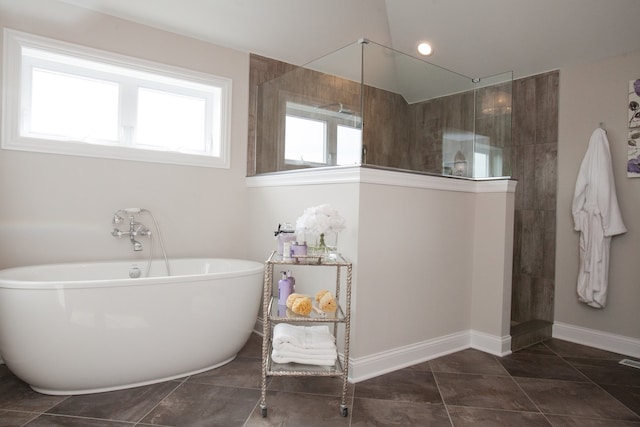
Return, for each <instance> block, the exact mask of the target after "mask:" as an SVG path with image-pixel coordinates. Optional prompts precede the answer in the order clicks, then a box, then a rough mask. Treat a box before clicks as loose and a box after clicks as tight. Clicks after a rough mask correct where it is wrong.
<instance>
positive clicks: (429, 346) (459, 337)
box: [255, 319, 511, 383]
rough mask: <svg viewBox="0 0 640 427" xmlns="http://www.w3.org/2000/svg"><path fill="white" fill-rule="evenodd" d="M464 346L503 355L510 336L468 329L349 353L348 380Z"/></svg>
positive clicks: (365, 377) (259, 327)
mask: <svg viewBox="0 0 640 427" xmlns="http://www.w3.org/2000/svg"><path fill="white" fill-rule="evenodd" d="M255 325H256V326H255V331H256V333H258V334H261V335H262V319H258V320H257V321H256V324H255ZM467 348H474V349H476V350H480V351H483V352H485V353H489V354H493V355H495V356H500V357H502V356H506V355H508V354H511V336H509V335H507V336H505V337H498V336H495V335H489V334H486V333H484V332H479V331H474V330H467V331H462V332H456V333H453V334H450V335H445V336H442V337H437V338H433V339H430V340H427V341H423V342H419V343H415V344H410V345H407V346H403V347H397V348H393V349H391V350H386V351H382V352H380V353H376V354H372V355H368V356H364V357H357V358H354V357H350V358H349V381H350V382H352V383H357V382H360V381H364V380H368V379H369V378H374V377H377V376H379V375H383V374H386V373H389V372H393V371H397V370H398V369H402V368H406V367H408V366H412V365H416V364H418V363H422V362H426V361H428V360H431V359H435V358H437V357H441V356H445V355H447V354H451V353H455V352H456V351H460V350H464V349H467Z"/></svg>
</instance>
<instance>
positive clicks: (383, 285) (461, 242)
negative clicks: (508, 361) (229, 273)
mask: <svg viewBox="0 0 640 427" xmlns="http://www.w3.org/2000/svg"><path fill="white" fill-rule="evenodd" d="M325 175H326V176H325ZM331 175H332V172H323V171H320V170H315V171H314V170H311V171H296V172H294V173H290V174H273V175H266V176H257V177H251V178H247V182H248V183H249V185H250V186H251V188H250V197H249V199H250V203H251V207H250V210H251V212H252V213H251V218H252V219H251V220H250V221H249V224H250V227H251V233H252V235H253V238H252V242H254V245H253V246H252V252H251V256H252V257H253V258H257V257H259V256H262V257H263V258H266V257H267V256H268V254H269V253H270V251H271V250H273V249H274V248H275V241H274V239H273V233H272V231H273V230H275V229H276V227H277V224H278V223H279V222H283V221H290V222H295V220H296V218H297V217H298V216H300V215H301V214H302V212H303V211H304V209H305V208H307V207H309V206H314V205H318V204H322V203H330V204H331V205H333V206H334V207H335V208H336V209H337V210H338V211H339V212H340V213H341V214H342V215H344V216H345V218H346V219H347V229H346V230H345V232H343V233H340V234H341V235H340V238H339V250H340V252H342V253H343V254H344V255H345V256H346V257H347V258H348V259H350V260H351V261H352V262H353V263H354V266H353V269H354V274H353V289H352V291H353V300H352V324H351V347H350V356H351V362H352V366H351V368H350V372H351V377H352V379H353V380H355V381H359V380H362V379H366V378H368V377H371V376H375V375H377V374H380V373H382V372H387V371H391V370H395V369H398V368H400V367H402V366H407V365H411V364H415V363H418V362H420V361H424V360H428V359H430V358H433V357H436V356H438V355H440V354H444V353H448V352H452V351H456V350H459V349H461V348H468V347H470V346H473V347H475V348H479V349H482V350H485V351H488V352H490V353H494V354H504V353H506V352H509V350H510V347H509V344H510V340H509V318H510V307H511V299H510V291H511V258H512V247H513V243H512V242H513V207H514V205H513V201H514V193H513V190H514V188H515V187H514V186H511V187H509V188H510V189H511V191H510V192H506V189H507V185H505V183H504V182H501V183H497V184H496V183H491V182H484V183H473V182H471V181H458V180H452V179H449V178H436V177H429V176H421V175H415V174H409V173H400V172H388V171H376V170H372V169H368V168H357V167H356V168H351V172H349V168H345V169H343V170H338V171H337V172H335V176H331ZM314 177H315V179H316V181H315V182H314ZM327 177H328V178H327ZM325 178H327V179H325ZM512 184H513V183H512ZM492 185H496V186H497V187H494V188H493V189H491V188H489V191H488V192H482V191H479V190H478V189H479V187H484V188H487V187H488V186H489V187H490V186H492ZM254 251H255V252H254ZM296 277H298V276H296ZM331 279H332V278H331V277H330V276H328V277H326V280H331ZM276 280H277V278H276ZM307 280H308V282H307ZM309 282H311V278H304V279H303V280H302V281H301V280H299V278H298V280H296V283H297V286H301V288H300V289H297V291H298V292H302V293H311V292H310V289H311V291H313V290H314V289H315V288H313V286H314V284H310V283H309ZM328 283H331V282H328ZM309 286H310V287H309Z"/></svg>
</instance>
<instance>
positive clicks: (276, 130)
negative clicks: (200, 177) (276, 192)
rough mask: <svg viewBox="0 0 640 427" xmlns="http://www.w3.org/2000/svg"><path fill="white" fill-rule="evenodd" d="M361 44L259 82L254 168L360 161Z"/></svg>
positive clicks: (273, 169)
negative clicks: (260, 83) (264, 81)
mask: <svg viewBox="0 0 640 427" xmlns="http://www.w3.org/2000/svg"><path fill="white" fill-rule="evenodd" d="M361 50H362V45H361V44H360V43H354V44H352V45H349V46H347V47H345V48H343V49H340V50H338V51H336V52H333V53H331V54H329V55H326V56H324V57H322V58H320V59H317V60H315V61H313V62H311V63H309V64H306V65H305V66H302V67H295V68H294V69H293V70H291V71H289V72H287V73H285V74H283V75H282V76H280V77H278V78H275V79H273V80H270V81H267V82H266V83H263V84H262V85H260V86H259V87H258V93H257V109H256V114H257V117H256V118H257V120H256V173H266V172H276V171H284V170H293V169H305V168H313V167H327V166H344V165H358V164H360V162H361V147H362V114H361V102H362V96H361V83H360V80H361V74H362V72H361V60H360V58H361V57H362V53H361Z"/></svg>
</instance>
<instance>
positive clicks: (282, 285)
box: [278, 271, 293, 305]
mask: <svg viewBox="0 0 640 427" xmlns="http://www.w3.org/2000/svg"><path fill="white" fill-rule="evenodd" d="M280 273H282V279H280V280H278V305H286V304H287V298H289V295H291V293H292V292H293V291H292V287H291V282H290V281H289V279H288V278H287V272H286V271H281V272H280Z"/></svg>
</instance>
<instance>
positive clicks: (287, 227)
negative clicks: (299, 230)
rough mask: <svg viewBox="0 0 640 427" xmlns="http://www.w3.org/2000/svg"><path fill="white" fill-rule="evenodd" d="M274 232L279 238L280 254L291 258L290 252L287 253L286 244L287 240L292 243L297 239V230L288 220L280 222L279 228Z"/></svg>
mask: <svg viewBox="0 0 640 427" xmlns="http://www.w3.org/2000/svg"><path fill="white" fill-rule="evenodd" d="M274 234H275V236H276V239H277V240H278V255H282V256H283V257H287V258H290V254H286V253H285V250H284V249H285V248H284V244H285V243H286V242H289V243H290V242H293V241H294V240H296V232H295V230H294V229H293V226H292V225H291V224H290V223H288V222H285V223H284V224H278V230H276V231H275V233H274Z"/></svg>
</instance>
